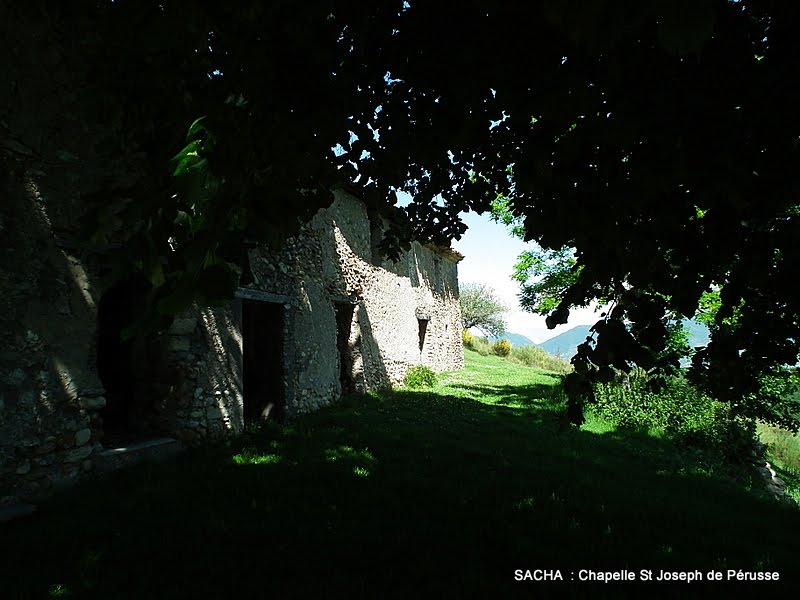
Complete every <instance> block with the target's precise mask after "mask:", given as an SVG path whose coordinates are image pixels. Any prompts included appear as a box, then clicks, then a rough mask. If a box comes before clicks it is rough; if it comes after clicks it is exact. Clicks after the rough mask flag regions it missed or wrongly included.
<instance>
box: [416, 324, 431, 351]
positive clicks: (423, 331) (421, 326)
mask: <svg viewBox="0 0 800 600" xmlns="http://www.w3.org/2000/svg"><path fill="white" fill-rule="evenodd" d="M429 320H430V319H427V318H422V317H419V318H417V323H418V324H419V351H420V352H422V349H423V348H424V347H425V334H427V333H428V321H429Z"/></svg>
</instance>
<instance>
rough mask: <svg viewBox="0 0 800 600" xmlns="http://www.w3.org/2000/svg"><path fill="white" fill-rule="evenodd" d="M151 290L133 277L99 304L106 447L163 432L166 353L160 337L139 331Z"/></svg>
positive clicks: (101, 413)
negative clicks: (160, 401) (159, 402)
mask: <svg viewBox="0 0 800 600" xmlns="http://www.w3.org/2000/svg"><path fill="white" fill-rule="evenodd" d="M150 291H151V284H150V282H149V281H147V280H146V279H145V278H144V277H139V276H136V277H130V278H128V279H125V280H122V281H120V282H118V283H116V284H114V285H113V286H111V287H110V288H109V289H108V290H107V291H106V292H105V293H104V294H103V295H102V297H101V298H100V301H99V302H98V304H97V374H98V376H99V377H100V381H101V382H102V384H103V388H104V389H105V398H106V405H105V407H103V408H102V409H100V411H99V416H100V418H101V425H102V432H103V434H102V441H103V445H104V446H106V447H114V446H122V445H126V444H128V443H129V442H131V441H132V440H136V439H139V440H140V439H141V438H143V437H147V436H149V435H153V434H156V433H158V431H159V422H158V421H159V419H158V415H157V414H156V410H155V406H156V399H157V396H158V394H159V393H160V389H159V388H158V384H159V378H160V377H162V376H163V375H164V373H165V371H166V369H167V352H166V348H165V346H164V341H163V339H162V338H160V337H154V336H151V335H145V334H144V333H143V332H142V330H141V328H137V326H136V323H137V321H138V320H139V319H141V318H143V317H144V307H145V305H146V301H147V295H148V294H149V293H150Z"/></svg>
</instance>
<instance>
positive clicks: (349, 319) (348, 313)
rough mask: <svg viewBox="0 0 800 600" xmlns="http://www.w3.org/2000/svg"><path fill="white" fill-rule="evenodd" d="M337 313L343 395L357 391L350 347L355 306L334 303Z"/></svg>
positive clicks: (340, 381) (346, 303) (337, 344)
mask: <svg viewBox="0 0 800 600" xmlns="http://www.w3.org/2000/svg"><path fill="white" fill-rule="evenodd" d="M333 309H334V311H335V312H336V350H337V351H338V352H339V383H340V384H341V385H342V394H353V393H355V391H356V385H355V381H354V379H353V348H352V346H351V345H350V330H351V329H352V327H353V312H354V310H355V305H354V304H352V303H350V302H334V304H333Z"/></svg>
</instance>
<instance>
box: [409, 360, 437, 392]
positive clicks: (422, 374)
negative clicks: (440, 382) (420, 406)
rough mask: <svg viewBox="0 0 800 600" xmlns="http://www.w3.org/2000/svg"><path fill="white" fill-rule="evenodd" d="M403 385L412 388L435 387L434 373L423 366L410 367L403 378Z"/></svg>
mask: <svg viewBox="0 0 800 600" xmlns="http://www.w3.org/2000/svg"><path fill="white" fill-rule="evenodd" d="M403 383H404V384H405V385H406V386H408V387H412V388H418V387H433V386H434V385H436V373H434V372H433V371H431V370H430V369H429V368H428V367H426V366H424V365H418V366H416V367H411V368H410V369H409V370H408V372H407V373H406V376H405V377H404V378H403Z"/></svg>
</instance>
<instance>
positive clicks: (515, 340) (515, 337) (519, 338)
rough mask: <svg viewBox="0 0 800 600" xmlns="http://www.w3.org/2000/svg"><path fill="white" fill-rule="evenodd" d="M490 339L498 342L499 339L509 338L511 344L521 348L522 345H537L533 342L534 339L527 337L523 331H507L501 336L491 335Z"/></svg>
mask: <svg viewBox="0 0 800 600" xmlns="http://www.w3.org/2000/svg"><path fill="white" fill-rule="evenodd" d="M489 340H490V341H492V342H496V341H497V340H508V341H509V342H511V345H512V346H513V347H514V348H519V347H520V346H535V345H536V344H534V343H533V340H531V339H529V338H526V337H525V336H524V335H522V334H521V333H511V332H506V333H504V334H503V335H502V336H500V337H490V338H489Z"/></svg>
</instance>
